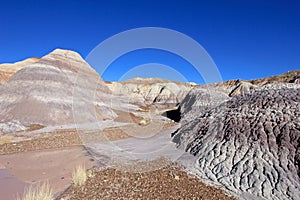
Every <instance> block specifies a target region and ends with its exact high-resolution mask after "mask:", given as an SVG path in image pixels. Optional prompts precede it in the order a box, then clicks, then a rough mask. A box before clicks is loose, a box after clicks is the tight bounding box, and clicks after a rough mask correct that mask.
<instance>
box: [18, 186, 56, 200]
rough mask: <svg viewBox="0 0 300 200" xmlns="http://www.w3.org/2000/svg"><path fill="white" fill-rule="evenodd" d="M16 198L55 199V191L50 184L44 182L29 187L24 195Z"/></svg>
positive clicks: (24, 199) (32, 199)
mask: <svg viewBox="0 0 300 200" xmlns="http://www.w3.org/2000/svg"><path fill="white" fill-rule="evenodd" d="M16 200H54V198H53V191H52V189H51V188H50V186H49V184H47V183H44V184H42V185H39V186H37V187H36V188H32V187H29V188H28V189H27V190H26V191H25V193H24V195H23V197H22V198H21V197H17V198H16Z"/></svg>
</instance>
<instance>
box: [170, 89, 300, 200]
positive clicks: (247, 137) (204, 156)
mask: <svg viewBox="0 0 300 200" xmlns="http://www.w3.org/2000/svg"><path fill="white" fill-rule="evenodd" d="M188 104H189V105H188ZM299 108H300V86H299V85H298V84H297V83H271V84H266V85H264V86H261V87H256V88H255V89H253V90H252V91H250V92H248V93H245V94H242V95H237V96H234V97H233V98H231V99H230V98H229V97H227V98H226V97H225V94H222V93H220V92H219V91H215V90H214V89H212V88H208V89H207V90H203V89H202V88H197V89H196V90H194V91H191V92H190V94H188V95H187V97H186V99H185V100H183V103H182V108H181V110H182V111H181V112H182V113H183V119H182V122H183V124H182V127H181V128H180V129H179V130H177V132H175V133H174V137H173V141H174V142H176V143H177V145H178V147H180V148H183V149H185V150H186V151H188V152H190V153H191V154H193V155H195V156H196V157H197V163H196V164H195V167H196V169H197V172H199V175H200V176H202V177H206V178H208V179H210V180H212V181H213V182H218V183H220V184H222V185H223V186H224V187H226V188H227V189H229V190H231V191H234V192H235V193H237V194H239V196H240V198H244V199H249V198H253V199H256V198H266V199H295V200H296V199H299V198H300V190H299V187H300V182H299V178H300V160H299V159H300V157H299V155H300V154H299V153H300V109H299Z"/></svg>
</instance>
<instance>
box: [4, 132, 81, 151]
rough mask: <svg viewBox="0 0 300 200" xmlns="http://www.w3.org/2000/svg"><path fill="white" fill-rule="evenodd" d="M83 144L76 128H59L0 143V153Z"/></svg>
mask: <svg viewBox="0 0 300 200" xmlns="http://www.w3.org/2000/svg"><path fill="white" fill-rule="evenodd" d="M74 145H81V140H80V137H79V136H78V134H77V131H76V130H59V131H55V132H52V133H48V134H45V135H43V136H41V137H38V138H34V139H29V140H24V141H21V142H11V143H5V144H2V145H0V155H3V154H12V153H19V152H27V151H35V150H41V149H52V148H60V147H68V146H74Z"/></svg>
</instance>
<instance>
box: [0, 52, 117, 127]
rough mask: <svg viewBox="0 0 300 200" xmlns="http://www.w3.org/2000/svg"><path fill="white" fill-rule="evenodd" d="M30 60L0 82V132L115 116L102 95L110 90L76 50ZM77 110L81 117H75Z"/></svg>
mask: <svg viewBox="0 0 300 200" xmlns="http://www.w3.org/2000/svg"><path fill="white" fill-rule="evenodd" d="M31 61H32V60H29V61H28V60H26V61H24V62H21V63H22V67H23V68H22V67H20V64H18V66H19V67H20V68H21V69H20V70H18V71H17V72H16V73H14V74H13V75H12V76H11V77H10V79H9V80H8V82H6V83H5V84H2V85H0V120H1V125H2V129H4V130H2V131H4V132H5V129H7V130H8V131H9V130H11V129H18V128H20V129H24V127H26V126H30V125H33V124H35V125H36V124H38V125H42V126H50V125H52V126H53V125H65V124H74V123H78V122H80V123H81V122H82V123H84V122H92V121H96V119H94V118H95V116H96V118H97V119H98V120H104V119H112V118H114V117H115V114H114V113H113V112H112V111H111V110H110V109H109V108H108V107H107V106H106V105H105V103H104V102H103V100H104V98H102V97H104V96H107V95H105V94H109V93H110V90H109V89H108V88H107V87H106V86H105V83H104V81H102V79H101V77H100V76H99V75H98V74H97V73H96V71H94V70H93V69H92V68H91V67H90V66H89V65H88V64H87V63H86V62H85V61H84V60H83V59H82V57H81V56H80V55H79V54H78V53H76V52H73V51H69V50H61V49H57V50H55V51H53V52H51V53H49V54H48V55H46V56H44V57H42V58H41V59H39V60H34V62H31ZM24 63H27V64H28V65H26V67H24V66H25V65H24ZM15 65H16V64H15ZM13 66H14V65H13ZM13 69H17V68H16V67H14V68H13ZM12 71H13V70H12ZM74 113H75V114H74ZM76 113H77V114H78V115H79V114H80V119H78V118H77V119H74V117H76ZM94 115H95V116H94ZM78 120H79V121H78ZM13 127H14V128H13Z"/></svg>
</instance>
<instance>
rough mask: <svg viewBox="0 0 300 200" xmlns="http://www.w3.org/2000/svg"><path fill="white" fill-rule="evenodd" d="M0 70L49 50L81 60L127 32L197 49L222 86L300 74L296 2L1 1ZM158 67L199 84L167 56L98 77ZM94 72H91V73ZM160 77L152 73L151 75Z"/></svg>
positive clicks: (121, 63)
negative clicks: (179, 37) (168, 34)
mask: <svg viewBox="0 0 300 200" xmlns="http://www.w3.org/2000/svg"><path fill="white" fill-rule="evenodd" d="M0 3H1V4H0V63H4V62H15V61H18V60H22V59H25V58H28V57H33V56H37V57H41V56H43V55H45V54H47V53H49V52H50V51H52V50H53V49H55V48H64V49H71V50H75V51H77V52H79V53H80V54H81V55H82V56H83V57H86V56H87V55H88V53H89V52H90V51H91V50H92V49H93V48H94V47H96V46H97V45H98V44H99V43H100V42H102V41H103V40H105V39H107V38H109V37H111V36H113V35H115V34H117V33H119V32H122V31H125V30H128V29H133V28H139V27H164V28H169V29H173V30H176V31H179V32H182V33H184V34H186V35H188V36H190V37H191V38H193V39H195V40H196V41H197V42H199V43H200V44H201V45H202V46H203V47H204V48H205V49H206V50H207V52H208V53H209V54H210V56H211V57H212V59H213V60H214V62H215V63H216V65H217V67H218V69H219V71H220V73H221V76H222V78H223V80H229V79H237V78H241V79H254V78H259V77H265V76H270V75H275V74H279V73H283V72H286V71H289V70H296V69H300V12H299V10H300V1H298V0H272V1H271V0H264V1H258V0H251V1H248V0H236V1H233V0H227V1H221V0H220V1H214V0H211V1H209V0H207V1H201V0H198V1H192V0H186V1H184V0H182V1H176V0H151V1H148V0H140V1H134V0H133V1H129V0H128V1H126V0H119V1H116V0H111V1H109V0H107V1H100V0H99V1H92V0H86V1H83V0H82V1H81V0H73V1H71V0H67V1H66V0H65V1H64V0H61V1H58V0H52V1H46V0H40V1H38V0H26V1H25V0H23V1H22V0H20V1H15V0H4V1H0ZM146 63H161V64H163V65H167V66H171V67H173V68H174V69H176V70H177V71H178V72H180V73H182V74H183V75H184V76H185V77H186V79H187V80H189V81H194V82H198V83H201V82H202V80H201V77H199V76H197V74H196V73H195V71H193V67H192V66H191V65H190V64H189V63H188V62H186V61H185V60H183V59H181V58H178V56H176V55H173V54H171V53H167V52H163V51H159V50H145V51H135V52H131V53H129V54H128V55H124V56H122V57H120V58H119V59H118V60H116V61H115V62H114V63H113V64H112V65H111V67H110V68H109V70H107V71H106V72H105V73H104V74H103V78H104V79H105V80H118V79H120V77H121V76H122V75H124V73H125V72H126V71H127V70H130V69H131V68H132V67H134V66H137V65H143V64H146ZM96 70H97V69H96ZM158 75H159V74H158Z"/></svg>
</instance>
